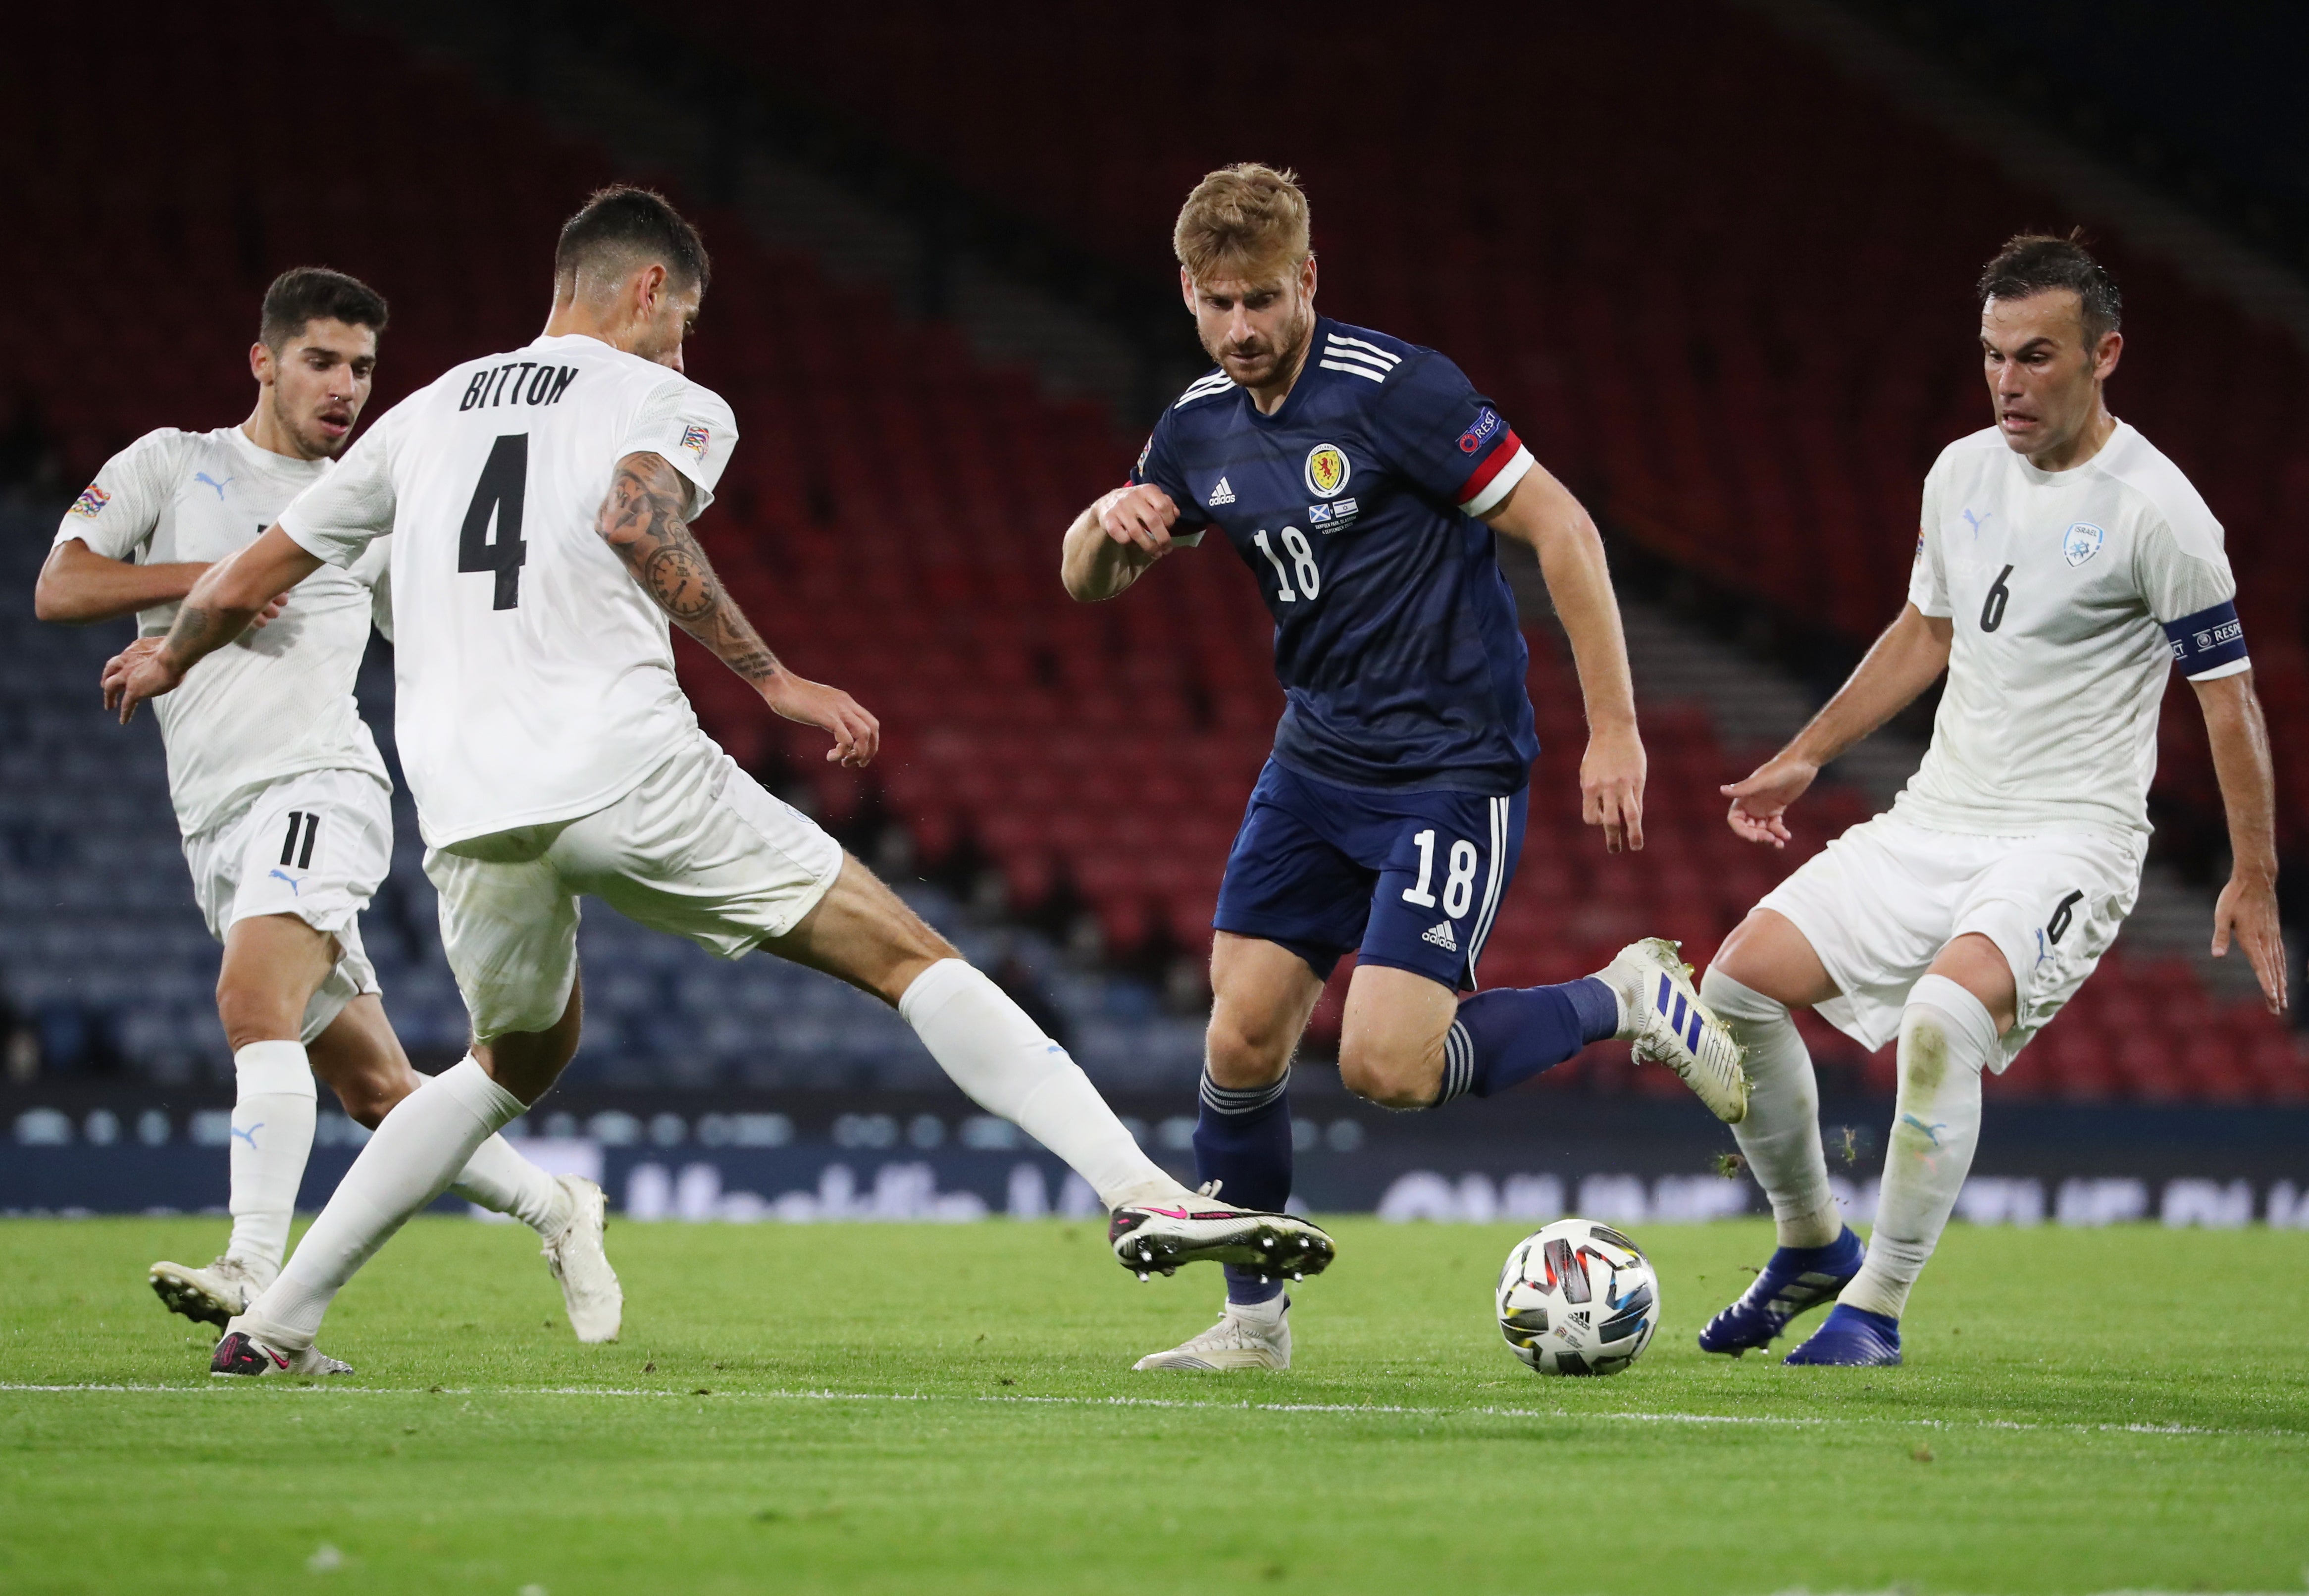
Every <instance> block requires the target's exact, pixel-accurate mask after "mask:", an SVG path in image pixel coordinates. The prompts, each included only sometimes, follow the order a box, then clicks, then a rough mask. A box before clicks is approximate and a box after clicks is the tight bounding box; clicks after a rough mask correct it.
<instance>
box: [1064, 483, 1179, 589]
mask: <svg viewBox="0 0 2309 1596" xmlns="http://www.w3.org/2000/svg"><path fill="white" fill-rule="evenodd" d="M1178 518H1179V507H1178V506H1177V505H1175V504H1173V503H1172V502H1171V496H1170V495H1169V494H1167V493H1165V492H1163V490H1162V489H1160V488H1157V487H1155V486H1154V485H1153V484H1151V483H1146V482H1142V483H1139V484H1137V485H1136V486H1133V487H1127V488H1117V489H1116V490H1114V491H1113V492H1111V493H1109V494H1105V495H1103V497H1101V498H1100V499H1098V501H1097V502H1096V503H1094V504H1093V505H1092V506H1091V507H1090V508H1088V509H1086V510H1085V511H1084V512H1083V513H1082V514H1081V515H1079V516H1076V517H1075V524H1074V525H1072V526H1069V527H1068V528H1067V537H1066V543H1065V545H1064V548H1063V551H1062V552H1061V553H1060V554H1059V580H1060V581H1062V582H1064V583H1065V584H1066V585H1067V592H1068V593H1069V594H1072V595H1073V596H1074V597H1075V598H1077V599H1078V600H1080V601H1081V602H1082V603H1085V604H1094V603H1098V602H1099V601H1100V600H1101V599H1111V598H1112V597H1113V596H1114V595H1115V594H1119V593H1120V592H1121V591H1122V590H1123V589H1124V588H1126V587H1128V586H1129V585H1131V584H1132V583H1133V582H1136V581H1137V580H1138V578H1139V577H1140V576H1142V575H1143V574H1144V573H1145V572H1146V568H1147V567H1148V566H1150V565H1153V564H1154V563H1155V561H1156V560H1158V559H1162V558H1163V556H1164V555H1165V554H1168V553H1169V552H1170V551H1171V550H1172V547H1173V544H1172V541H1171V527H1172V523H1174V522H1176V521H1177V520H1178Z"/></svg>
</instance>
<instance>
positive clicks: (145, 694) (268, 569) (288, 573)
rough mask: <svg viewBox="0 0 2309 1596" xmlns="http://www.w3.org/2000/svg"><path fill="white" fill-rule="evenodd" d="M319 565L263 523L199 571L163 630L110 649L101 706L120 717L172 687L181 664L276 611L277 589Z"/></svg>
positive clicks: (124, 720)
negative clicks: (260, 530) (241, 544)
mask: <svg viewBox="0 0 2309 1596" xmlns="http://www.w3.org/2000/svg"><path fill="white" fill-rule="evenodd" d="M320 568H321V561H320V559H319V558H318V557H317V556H316V555H313V554H309V553H307V552H306V551H305V550H304V548H303V547H301V546H300V545H299V544H298V543H297V542H295V541H294V540H292V539H291V538H290V536H289V534H288V533H285V532H283V531H281V528H280V527H278V526H272V527H268V528H267V529H266V530H265V532H264V534H263V535H262V536H260V537H259V538H258V539H257V540H256V541H255V542H253V543H251V544H249V545H248V546H247V547H246V548H245V549H241V550H238V551H235V552H234V553H233V554H231V555H230V556H229V557H228V558H226V559H220V560H218V561H217V562H216V563H215V564H214V565H212V566H211V567H209V568H208V569H207V570H205V571H203V572H202V573H201V579H200V580H199V581H197V582H195V583H194V584H193V590H192V591H191V592H190V593H188V594H186V595H185V602H184V603H182V604H181V605H179V606H178V607H177V623H176V624H175V625H174V626H172V627H170V628H169V635H168V636H167V637H165V638H138V639H137V640H136V641H135V642H134V643H131V644H130V645H129V646H127V647H126V648H125V649H124V650H123V651H122V652H120V653H119V654H117V655H114V656H113V658H112V661H111V663H110V664H107V665H106V666H105V667H104V707H106V708H107V709H117V710H118V711H119V712H120V724H122V725H124V726H125V725H126V724H128V722H129V718H130V717H131V716H134V714H135V713H136V706H137V705H139V704H141V703H143V701H144V700H145V699H147V698H159V697H160V695H161V694H162V693H165V692H170V691H173V690H175V689H176V687H177V684H178V683H179V682H181V681H184V679H185V672H187V671H189V670H191V669H192V668H193V667H194V666H195V665H196V664H199V663H200V662H201V661H202V660H203V659H204V658H205V657H207V656H208V655H212V654H213V653H215V652H216V651H217V650H218V649H220V648H221V647H223V646H225V645H226V644H228V643H229V642H231V641H232V640H233V639H234V638H238V636H240V634H241V633H243V632H244V631H246V630H247V629H248V626H249V623H250V622H251V621H253V620H256V619H258V618H259V617H260V616H263V615H264V614H266V613H267V612H274V611H277V609H278V606H279V605H280V603H281V595H283V594H287V593H288V591H289V590H290V588H292V587H294V586H296V585H297V584H298V583H299V582H302V581H303V580H304V579H305V578H306V577H309V576H311V575H312V574H313V573H314V572H315V571H317V570H319V569H320Z"/></svg>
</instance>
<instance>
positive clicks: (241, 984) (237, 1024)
mask: <svg viewBox="0 0 2309 1596" xmlns="http://www.w3.org/2000/svg"><path fill="white" fill-rule="evenodd" d="M216 1005H217V1020H218V1023H220V1024H221V1025H222V1026H223V1027H224V1039H225V1045H227V1046H228V1047H230V1048H231V1049H232V1050H233V1051H234V1052H235V1053H238V1052H239V1051H240V1050H241V1049H242V1048H244V1047H246V1046H247V1045H249V1044H250V1043H252V1042H293V1041H295V1040H297V1039H298V1037H299V1036H300V1035H301V1034H302V1031H303V1026H302V1024H301V1023H300V1022H301V1021H302V1019H303V1018H304V1005H303V1004H302V1003H298V1002H292V1001H291V999H290V997H289V996H288V995H287V994H285V993H278V992H272V991H268V990H265V989H264V988H263V987H261V986H258V985H256V984H254V983H251V982H249V981H247V980H246V979H241V978H236V977H233V976H225V977H224V978H222V979H221V980H219V981H218V982H217V989H216Z"/></svg>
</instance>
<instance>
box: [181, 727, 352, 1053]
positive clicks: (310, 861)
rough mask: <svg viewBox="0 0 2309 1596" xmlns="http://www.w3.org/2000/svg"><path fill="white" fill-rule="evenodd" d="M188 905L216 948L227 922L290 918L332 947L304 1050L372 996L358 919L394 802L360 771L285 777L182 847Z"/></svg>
mask: <svg viewBox="0 0 2309 1596" xmlns="http://www.w3.org/2000/svg"><path fill="white" fill-rule="evenodd" d="M185 863H187V864H189V865H190V866H191V867H192V872H193V896H194V897H195V898H198V899H199V900H200V906H201V914H202V916H203V918H205V919H206V920H207V921H208V924H209V934H210V935H212V936H213V937H215V938H216V940H217V941H220V942H221V941H224V936H225V932H228V931H229V930H231V929H232V927H233V924H234V923H235V922H236V921H239V920H246V919H247V918H249V917H250V916H251V915H296V916H297V918H298V919H299V920H302V921H303V922H304V923H305V924H307V925H309V926H311V927H312V928H313V929H314V930H315V931H318V932H325V933H326V934H328V935H330V936H333V937H334V938H336V939H337V949H338V957H337V963H336V967H335V968H333V969H332V970H331V971H330V972H329V974H328V976H327V978H326V979H324V981H323V982H322V983H321V986H320V990H319V991H317V992H316V993H314V994H313V1001H312V1002H309V1003H307V1005H306V1006H305V1028H304V1039H305V1041H307V1043H309V1042H311V1041H312V1040H313V1039H314V1038H315V1037H318V1036H319V1035H320V1034H321V1033H322V1032H323V1031H324V1030H326V1029H328V1028H329V1025H330V1023H331V1022H332V1021H333V1020H334V1019H336V1017H337V1016H338V1015H339V1014H341V1013H342V1012H343V1011H344V1007H345V1005H346V1004H347V1003H350V1002H352V1001H353V999H355V998H357V997H359V996H360V995H362V994H363V993H372V992H375V991H376V990H377V984H376V969H375V968H374V967H372V966H371V965H370V964H369V961H368V953H367V952H365V951H364V950H362V948H361V940H360V912H361V911H362V910H363V909H365V908H367V907H368V900H369V898H371V897H372V896H374V895H375V893H376V889H377V887H378V886H379V885H380V884H381V883H382V882H383V881H384V880H385V875H386V873H387V872H389V871H391V870H392V868H393V792H392V789H391V788H389V787H387V786H385V784H384V783H382V782H380V781H378V780H377V779H376V777H375V776H371V775H369V774H368V773H367V772H366V771H360V770H308V771H306V772H305V773H304V774H303V775H301V776H284V777H282V778H281V780H280V781H277V782H274V783H273V784H272V785H271V786H269V787H265V788H264V789H262V790H261V791H259V792H258V793H257V794H256V796H255V798H254V799H253V800H251V801H250V802H248V803H247V804H246V805H245V806H243V807H242V808H240V809H238V810H237V811H234V812H233V813H232V814H230V815H229V816H227V817H226V818H225V819H224V820H220V821H218V822H217V823H216V824H215V825H213V826H212V827H210V828H208V829H207V830H205V831H196V832H195V833H194V834H193V835H192V836H190V837H186V838H185Z"/></svg>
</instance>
